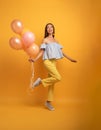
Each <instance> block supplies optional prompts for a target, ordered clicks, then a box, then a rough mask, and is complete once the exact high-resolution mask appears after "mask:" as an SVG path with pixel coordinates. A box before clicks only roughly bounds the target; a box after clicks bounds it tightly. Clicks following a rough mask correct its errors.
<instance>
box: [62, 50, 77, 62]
mask: <svg viewBox="0 0 101 130" xmlns="http://www.w3.org/2000/svg"><path fill="white" fill-rule="evenodd" d="M62 53H63V56H64V57H65V58H67V59H68V60H70V61H71V62H77V61H76V60H74V59H72V58H71V57H70V56H68V55H66V54H65V53H64V52H62Z"/></svg>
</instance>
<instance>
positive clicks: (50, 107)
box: [45, 101, 55, 111]
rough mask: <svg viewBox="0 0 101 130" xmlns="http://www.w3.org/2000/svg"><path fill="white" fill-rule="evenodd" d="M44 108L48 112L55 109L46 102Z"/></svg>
mask: <svg viewBox="0 0 101 130" xmlns="http://www.w3.org/2000/svg"><path fill="white" fill-rule="evenodd" d="M45 106H46V107H47V108H48V109H49V110H50V111H54V110H55V108H54V107H53V106H52V105H51V104H50V103H48V102H47V101H46V102H45Z"/></svg>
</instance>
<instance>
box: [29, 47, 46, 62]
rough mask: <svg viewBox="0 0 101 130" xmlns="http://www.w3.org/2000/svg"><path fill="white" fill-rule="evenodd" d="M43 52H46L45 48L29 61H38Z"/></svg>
mask: <svg viewBox="0 0 101 130" xmlns="http://www.w3.org/2000/svg"><path fill="white" fill-rule="evenodd" d="M43 53H44V50H43V49H42V50H40V52H39V54H38V55H37V57H36V58H35V59H32V58H30V59H29V61H30V62H35V61H37V60H38V59H39V58H40V57H41V56H42V55H43Z"/></svg>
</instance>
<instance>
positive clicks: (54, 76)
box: [41, 60, 61, 87]
mask: <svg viewBox="0 0 101 130" xmlns="http://www.w3.org/2000/svg"><path fill="white" fill-rule="evenodd" d="M44 65H45V67H46V69H47V71H48V73H49V75H50V77H48V78H45V79H43V80H42V81H41V82H42V84H43V86H44V87H47V86H51V85H52V84H54V83H56V82H58V81H60V80H61V75H60V74H59V72H58V70H57V68H56V63H55V60H45V61H44Z"/></svg>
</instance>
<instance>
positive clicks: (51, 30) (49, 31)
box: [47, 24, 54, 34]
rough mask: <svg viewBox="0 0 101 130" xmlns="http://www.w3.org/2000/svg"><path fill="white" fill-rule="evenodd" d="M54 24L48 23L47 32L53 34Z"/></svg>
mask: <svg viewBox="0 0 101 130" xmlns="http://www.w3.org/2000/svg"><path fill="white" fill-rule="evenodd" d="M53 31H54V30H53V26H52V25H51V24H48V25H47V32H48V34H53Z"/></svg>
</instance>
